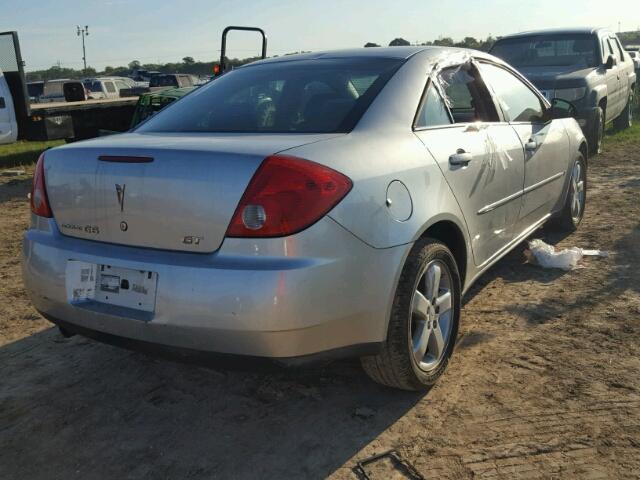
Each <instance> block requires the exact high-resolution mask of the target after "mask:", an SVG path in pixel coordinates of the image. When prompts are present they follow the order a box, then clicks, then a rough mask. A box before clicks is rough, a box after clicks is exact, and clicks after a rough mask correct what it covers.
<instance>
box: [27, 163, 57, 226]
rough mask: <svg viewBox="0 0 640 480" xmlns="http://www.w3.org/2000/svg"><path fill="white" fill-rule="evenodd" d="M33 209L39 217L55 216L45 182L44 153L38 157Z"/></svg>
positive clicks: (34, 174)
mask: <svg viewBox="0 0 640 480" xmlns="http://www.w3.org/2000/svg"><path fill="white" fill-rule="evenodd" d="M31 211H32V212H33V213H34V214H36V215H38V216H39V217H49V218H50V217H53V214H52V213H51V207H50V206H49V198H48V197H47V187H46V185H45V182H44V153H43V154H41V155H40V158H38V163H37V164H36V170H35V172H34V173H33V185H32V186H31Z"/></svg>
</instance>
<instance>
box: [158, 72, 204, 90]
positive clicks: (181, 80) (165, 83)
mask: <svg viewBox="0 0 640 480" xmlns="http://www.w3.org/2000/svg"><path fill="white" fill-rule="evenodd" d="M195 83H196V82H195V78H194V77H193V75H188V74H186V73H170V74H162V75H154V76H153V77H151V80H149V90H150V91H152V92H153V91H155V90H159V89H162V88H182V87H193V86H194V84H195Z"/></svg>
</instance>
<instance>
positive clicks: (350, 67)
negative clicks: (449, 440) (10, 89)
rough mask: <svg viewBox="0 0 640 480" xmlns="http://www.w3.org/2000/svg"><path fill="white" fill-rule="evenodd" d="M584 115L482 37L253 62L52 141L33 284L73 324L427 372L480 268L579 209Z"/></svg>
mask: <svg viewBox="0 0 640 480" xmlns="http://www.w3.org/2000/svg"><path fill="white" fill-rule="evenodd" d="M571 113H572V106H571V105H570V104H568V103H566V102H562V101H554V102H552V103H549V102H548V101H547V100H546V99H545V98H544V97H543V96H541V94H540V93H539V92H538V91H537V90H536V89H535V88H534V87H533V86H532V85H531V84H530V83H529V82H528V81H527V80H526V79H524V78H523V77H522V76H521V75H520V74H518V73H517V72H516V71H514V70H513V69H512V68H511V67H509V66H508V65H506V64H505V63H503V62H502V61H500V60H498V59H496V58H494V57H492V56H490V55H486V54H483V53H480V52H475V51H469V50H461V49H446V48H434V47H406V48H405V47H393V48H371V49H359V50H349V51H338V52H325V53H310V54H303V55H295V56H286V57H279V58H275V59H270V60H265V61H260V62H256V63H253V64H250V65H247V66H244V67H242V68H238V69H236V70H234V71H232V72H230V73H228V74H225V75H223V76H221V77H219V78H218V79H216V80H215V81H213V82H211V83H210V84H208V85H206V86H204V87H201V88H199V89H197V90H195V91H193V92H192V93H190V94H188V95H186V96H185V97H184V98H183V99H181V100H179V101H177V102H175V103H174V104H172V105H171V106H169V107H167V108H166V109H164V110H163V111H162V112H160V113H159V114H157V115H156V116H154V117H152V118H150V119H149V120H147V121H146V122H145V123H143V124H141V125H140V126H139V127H137V129H136V130H135V131H133V132H131V133H127V134H122V135H116V136H111V137H106V138H101V139H95V140H90V141H85V142H78V143H75V144H70V145H66V146H63V147H58V148H54V149H52V150H48V151H47V152H46V153H45V154H44V155H43V156H42V157H41V158H40V160H39V162H38V164H37V168H36V172H35V175H34V185H33V191H32V195H31V208H32V212H33V214H32V221H31V226H30V228H29V229H28V231H27V232H26V233H25V236H24V242H23V272H24V281H25V284H26V287H27V290H28V292H29V295H30V297H31V300H32V302H33V304H34V305H35V307H36V308H37V309H38V310H39V311H40V312H41V313H42V314H43V315H44V316H45V317H46V318H48V319H50V320H51V321H52V322H54V323H56V324H57V325H58V326H59V327H60V328H61V330H62V331H63V333H65V334H74V333H80V334H84V335H87V336H91V337H95V338H98V339H102V340H105V341H110V342H117V343H119V344H125V345H132V346H137V347H139V346H146V347H149V346H153V347H156V348H158V349H169V350H178V351H185V350H186V351H188V352H189V351H200V352H202V351H204V352H210V353H223V354H235V355H246V356H251V357H260V358H269V359H276V360H278V361H279V362H283V363H289V364H299V363H302V362H304V361H307V360H315V359H318V358H322V359H324V358H336V357H344V356H358V357H361V359H362V365H363V367H364V369H365V371H366V372H367V373H368V374H369V375H370V376H371V377H373V379H375V380H376V381H378V382H380V383H383V384H385V385H389V386H393V387H397V388H402V389H410V390H416V389H425V388H428V387H429V386H431V385H432V384H433V383H434V382H435V381H436V380H437V378H438V377H439V376H440V375H441V374H442V373H443V372H444V370H445V368H446V365H447V362H448V360H449V358H450V356H451V354H452V351H453V348H454V343H455V338H456V335H457V332H458V325H459V321H460V304H461V298H462V296H463V295H464V293H465V292H466V291H467V290H468V289H469V287H470V286H471V284H473V282H474V281H475V280H476V279H477V278H478V277H479V276H480V275H481V274H482V273H483V272H485V271H486V270H487V269H488V268H489V267H490V266H491V265H492V264H494V263H495V262H497V261H498V260H499V259H500V258H501V257H502V256H504V255H505V254H506V253H507V252H508V251H509V250H511V249H512V248H514V247H515V246H516V245H517V244H518V243H519V242H521V241H522V240H523V239H525V238H526V237H527V236H528V235H530V234H531V233H532V232H533V231H534V230H535V229H537V228H538V227H540V226H541V225H542V224H544V223H545V222H548V221H553V222H554V224H555V225H556V226H557V227H558V228H563V229H566V230H572V229H575V228H576V227H577V226H578V224H579V223H580V221H581V219H582V216H583V212H584V207H585V195H586V167H587V143H586V141H585V139H584V137H583V135H582V133H581V130H580V128H579V126H578V124H577V123H576V122H575V120H574V119H573V118H570V117H571Z"/></svg>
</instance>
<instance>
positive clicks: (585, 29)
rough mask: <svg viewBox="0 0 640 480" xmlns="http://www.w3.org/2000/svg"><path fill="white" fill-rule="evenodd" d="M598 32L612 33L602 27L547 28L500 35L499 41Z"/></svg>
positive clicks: (593, 33)
mask: <svg viewBox="0 0 640 480" xmlns="http://www.w3.org/2000/svg"><path fill="white" fill-rule="evenodd" d="M598 33H611V31H610V30H609V29H607V28H602V27H572V28H545V29H542V30H529V31H526V32H520V33H512V34H509V35H504V36H502V37H500V38H499V39H498V41H500V40H505V39H508V38H518V37H533V36H538V35H562V34H569V35H571V34H586V35H595V34H598Z"/></svg>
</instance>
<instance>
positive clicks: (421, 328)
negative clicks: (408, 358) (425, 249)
mask: <svg viewBox="0 0 640 480" xmlns="http://www.w3.org/2000/svg"><path fill="white" fill-rule="evenodd" d="M451 278H452V277H451V272H450V270H449V267H448V266H447V265H446V264H445V263H444V262H443V261H441V260H432V261H431V262H429V263H428V264H427V265H426V267H425V268H424V270H423V272H422V274H421V275H420V279H419V281H418V285H417V288H416V290H415V291H414V292H413V298H412V299H411V328H410V335H411V346H412V352H413V358H414V360H415V362H416V364H417V365H418V367H419V368H420V369H421V370H424V371H432V370H434V369H435V368H437V367H438V365H440V363H441V362H442V360H443V358H444V357H445V352H446V351H447V347H448V346H449V342H450V341H451V330H452V326H453V313H454V312H453V300H454V299H453V291H452V280H451Z"/></svg>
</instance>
